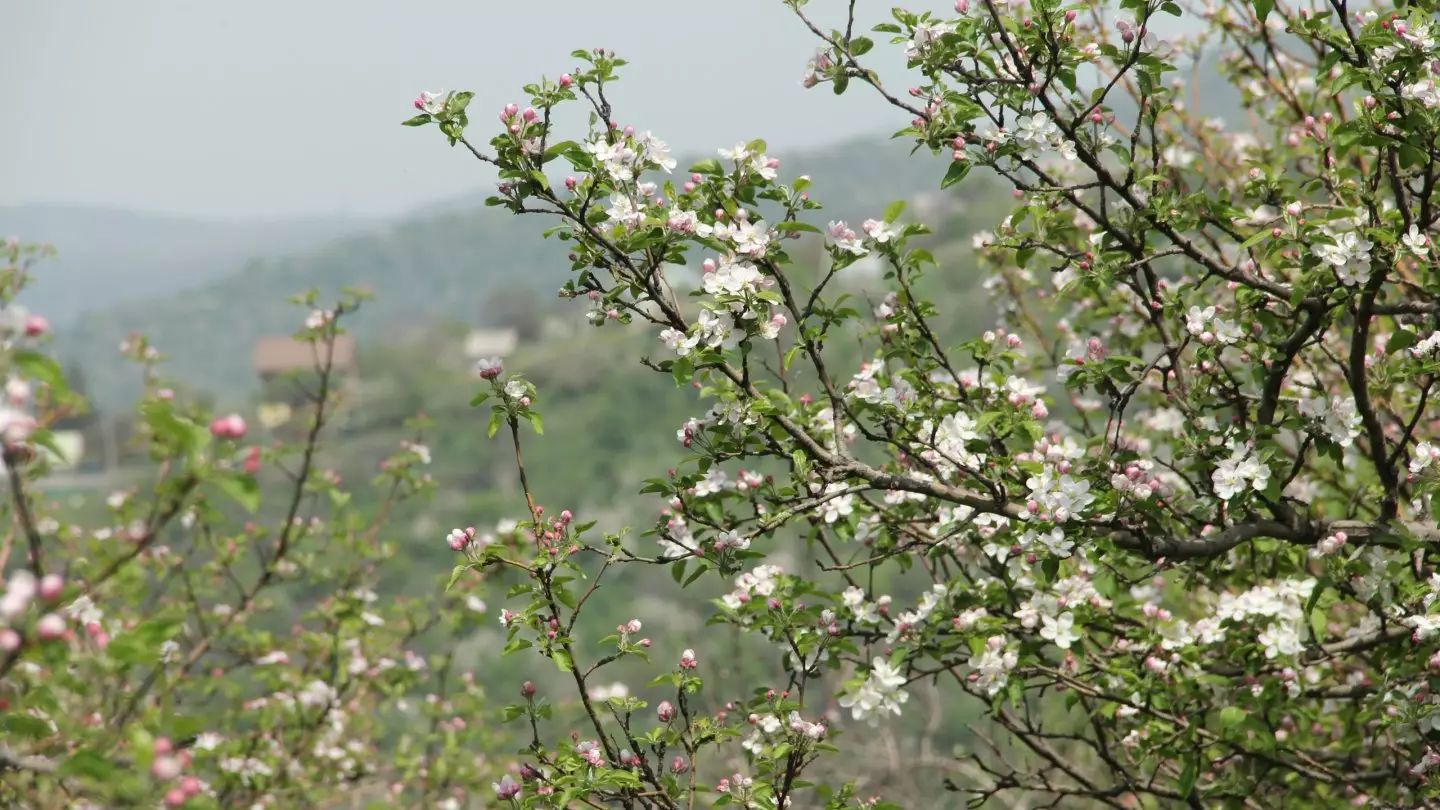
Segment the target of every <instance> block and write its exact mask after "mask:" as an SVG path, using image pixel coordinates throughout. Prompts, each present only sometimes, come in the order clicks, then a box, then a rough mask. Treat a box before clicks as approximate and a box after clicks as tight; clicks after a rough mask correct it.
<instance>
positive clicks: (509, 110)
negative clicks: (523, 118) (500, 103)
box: [505, 104, 520, 118]
mask: <svg viewBox="0 0 1440 810" xmlns="http://www.w3.org/2000/svg"><path fill="white" fill-rule="evenodd" d="M518 112H520V105H519V104H506V105H505V117H506V118H514V117H515V114H516V113H518Z"/></svg>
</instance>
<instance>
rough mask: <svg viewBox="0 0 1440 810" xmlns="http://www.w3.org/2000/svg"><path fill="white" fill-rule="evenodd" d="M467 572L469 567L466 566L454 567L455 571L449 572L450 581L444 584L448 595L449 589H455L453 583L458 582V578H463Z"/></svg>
mask: <svg viewBox="0 0 1440 810" xmlns="http://www.w3.org/2000/svg"><path fill="white" fill-rule="evenodd" d="M469 570H470V566H468V565H457V566H455V569H454V570H453V571H451V572H450V581H449V582H447V583H445V592H446V593H449V592H450V589H451V588H453V587H455V583H456V582H459V581H460V577H462V576H464V575H465V572H466V571H469Z"/></svg>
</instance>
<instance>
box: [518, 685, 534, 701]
mask: <svg viewBox="0 0 1440 810" xmlns="http://www.w3.org/2000/svg"><path fill="white" fill-rule="evenodd" d="M520 696H521V697H523V698H527V699H528V698H532V697H535V684H533V683H531V682H530V681H526V682H525V683H522V684H520Z"/></svg>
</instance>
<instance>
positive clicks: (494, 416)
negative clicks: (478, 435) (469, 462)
mask: <svg viewBox="0 0 1440 810" xmlns="http://www.w3.org/2000/svg"><path fill="white" fill-rule="evenodd" d="M504 423H505V412H504V411H502V410H500V409H499V408H496V409H495V410H493V411H491V412H490V427H489V428H488V429H487V430H486V432H485V435H486V436H487V437H488V438H492V439H493V438H495V434H496V433H499V432H500V426H501V425H502V424H504Z"/></svg>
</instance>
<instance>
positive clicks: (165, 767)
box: [150, 756, 184, 794]
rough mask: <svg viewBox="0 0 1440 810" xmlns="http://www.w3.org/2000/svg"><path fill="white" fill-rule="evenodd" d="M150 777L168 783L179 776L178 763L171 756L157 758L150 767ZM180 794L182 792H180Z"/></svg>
mask: <svg viewBox="0 0 1440 810" xmlns="http://www.w3.org/2000/svg"><path fill="white" fill-rule="evenodd" d="M150 775H151V776H153V777H155V778H156V779H158V780H160V781H161V782H169V781H170V780H171V779H174V778H175V777H177V776H179V775H180V762H179V760H177V759H175V758H174V757H171V756H159V757H156V758H155V762H153V763H152V764H151V765H150ZM181 792H182V794H183V792H184V791H181Z"/></svg>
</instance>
